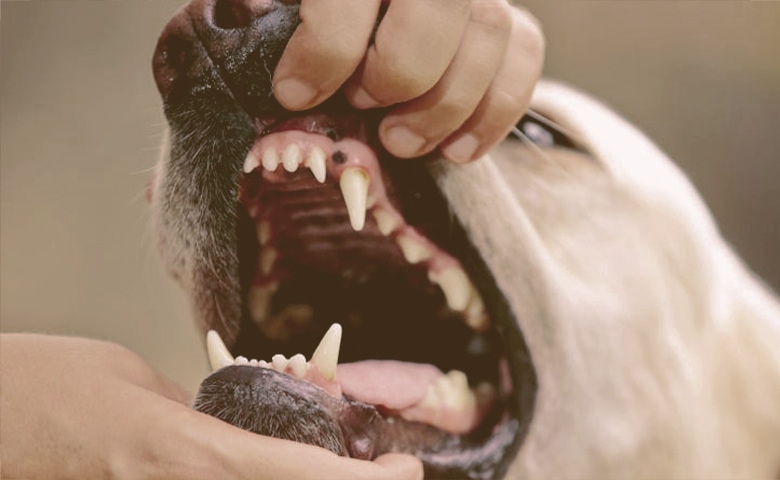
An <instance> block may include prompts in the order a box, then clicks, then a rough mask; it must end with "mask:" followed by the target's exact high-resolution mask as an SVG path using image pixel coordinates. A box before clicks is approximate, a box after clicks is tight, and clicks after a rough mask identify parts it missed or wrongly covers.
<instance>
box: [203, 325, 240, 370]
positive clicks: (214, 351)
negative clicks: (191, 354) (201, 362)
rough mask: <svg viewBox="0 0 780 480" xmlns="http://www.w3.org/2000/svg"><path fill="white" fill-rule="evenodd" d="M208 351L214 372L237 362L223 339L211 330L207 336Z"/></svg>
mask: <svg viewBox="0 0 780 480" xmlns="http://www.w3.org/2000/svg"><path fill="white" fill-rule="evenodd" d="M206 350H207V351H208V356H209V363H210V364H211V369H212V370H219V369H220V368H222V367H226V366H228V365H232V364H233V362H235V359H233V355H231V354H230V351H229V350H228V349H227V347H226V346H225V342H223V341H222V337H220V336H219V333H217V332H216V331H215V330H209V332H208V333H207V334H206Z"/></svg>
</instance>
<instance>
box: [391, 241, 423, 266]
mask: <svg viewBox="0 0 780 480" xmlns="http://www.w3.org/2000/svg"><path fill="white" fill-rule="evenodd" d="M396 241H397V242H398V246H399V247H401V252H403V254H404V258H405V259H406V261H407V262H409V263H419V262H421V261H423V260H428V259H429V258H431V252H430V250H428V248H426V246H425V245H423V244H422V243H420V242H419V241H418V240H415V239H414V238H412V237H410V236H408V235H399V236H398V238H397V240H396Z"/></svg>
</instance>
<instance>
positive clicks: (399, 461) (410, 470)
mask: <svg viewBox="0 0 780 480" xmlns="http://www.w3.org/2000/svg"><path fill="white" fill-rule="evenodd" d="M374 462H376V463H378V464H379V465H382V466H383V467H384V468H386V469H388V470H389V473H390V474H391V478H397V479H399V480H400V479H404V480H423V475H424V471H423V464H422V462H421V461H420V460H419V459H418V458H417V457H415V456H413V455H408V454H404V453H387V454H385V455H382V456H380V457H377V458H376V459H375V460H374Z"/></svg>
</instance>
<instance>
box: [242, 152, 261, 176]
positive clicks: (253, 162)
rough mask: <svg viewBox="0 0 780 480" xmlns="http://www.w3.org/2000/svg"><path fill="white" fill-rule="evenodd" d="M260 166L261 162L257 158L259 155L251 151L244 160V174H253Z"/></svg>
mask: <svg viewBox="0 0 780 480" xmlns="http://www.w3.org/2000/svg"><path fill="white" fill-rule="evenodd" d="M259 166H260V160H259V159H258V158H257V155H256V154H255V152H254V151H252V150H249V153H247V154H246V159H245V160H244V173H252V171H253V170H254V169H255V168H257V167H259Z"/></svg>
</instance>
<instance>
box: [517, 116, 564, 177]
mask: <svg viewBox="0 0 780 480" xmlns="http://www.w3.org/2000/svg"><path fill="white" fill-rule="evenodd" d="M512 133H513V134H515V135H517V138H519V139H520V141H521V142H523V143H524V144H525V145H526V146H527V147H528V148H529V149H531V150H532V151H534V152H536V153H537V154H538V155H539V156H540V157H542V158H543V159H545V160H547V161H548V162H549V163H550V164H552V165H555V166H557V167H558V168H560V169H561V170H563V171H564V172H566V173H569V171H568V169H566V167H564V166H563V165H561V163H560V162H556V161H555V159H553V157H552V156H550V155H548V154H547V152H545V151H544V149H542V148H541V147H540V146H539V145H537V144H536V143H534V141H533V140H531V138H530V137H529V136H528V135H526V134H525V133H523V131H522V130H520V129H519V128H517V127H512Z"/></svg>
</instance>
